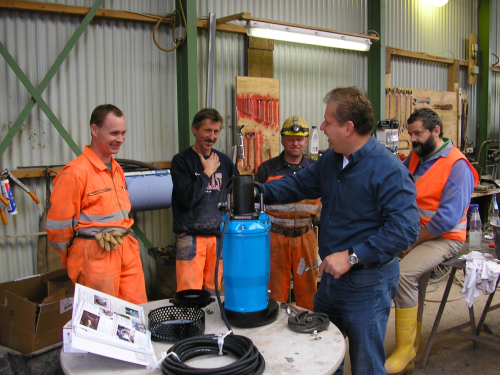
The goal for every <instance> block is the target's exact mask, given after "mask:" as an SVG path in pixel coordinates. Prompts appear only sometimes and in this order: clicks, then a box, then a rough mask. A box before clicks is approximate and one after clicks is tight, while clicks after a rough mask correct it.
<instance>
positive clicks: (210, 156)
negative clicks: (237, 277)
mask: <svg viewBox="0 0 500 375" xmlns="http://www.w3.org/2000/svg"><path fill="white" fill-rule="evenodd" d="M222 121H223V119H222V116H221V115H220V113H219V112H218V111H217V110H215V109H213V108H204V109H202V110H200V111H199V112H198V113H197V114H196V115H195V116H194V118H193V123H192V126H191V130H192V132H193V134H194V135H195V138H196V140H195V143H194V145H193V146H191V147H189V148H187V149H186V150H184V151H182V152H180V153H178V154H177V155H175V156H174V157H173V159H172V165H171V169H170V173H171V174H172V182H173V185H174V189H173V192H172V214H173V218H174V233H175V235H176V243H177V244H176V245H177V246H176V247H177V258H176V265H175V267H176V274H177V291H182V290H187V289H197V290H201V289H205V290H208V291H209V292H211V293H212V294H213V293H215V283H214V277H215V275H214V273H215V264H216V250H217V245H218V243H219V241H220V223H221V219H222V212H220V211H219V210H218V208H217V203H218V202H219V199H220V192H221V190H222V188H223V187H224V185H225V184H226V182H227V181H228V180H229V179H230V178H231V177H232V176H233V175H235V174H239V172H238V169H237V168H236V166H235V165H234V164H233V162H232V161H231V159H230V158H229V157H228V156H227V155H225V154H223V153H222V152H219V151H217V150H214V149H213V148H212V147H213V145H214V144H215V142H217V138H218V137H219V133H220V131H221V129H222ZM221 263H222V262H221ZM220 266H221V265H220ZM221 278H222V267H220V268H219V285H218V287H219V290H220V280H221Z"/></svg>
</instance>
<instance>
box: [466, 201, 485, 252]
mask: <svg viewBox="0 0 500 375" xmlns="http://www.w3.org/2000/svg"><path fill="white" fill-rule="evenodd" d="M472 206H473V207H474V209H473V211H472V217H471V218H470V229H469V250H471V251H472V250H481V239H482V237H483V227H482V224H481V217H480V216H479V205H478V204H473V205H472Z"/></svg>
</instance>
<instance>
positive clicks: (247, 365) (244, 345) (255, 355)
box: [161, 334, 266, 375]
mask: <svg viewBox="0 0 500 375" xmlns="http://www.w3.org/2000/svg"><path fill="white" fill-rule="evenodd" d="M219 339H220V337H219V336H218V335H213V334H212V335H204V336H197V337H192V338H188V339H185V340H182V341H180V342H178V343H177V344H175V345H174V346H172V347H171V348H170V349H169V350H168V354H170V353H175V354H176V356H174V355H169V356H167V357H166V358H165V360H164V361H163V363H162V364H161V370H162V372H163V374H168V375H184V374H189V375H195V374H196V375H202V374H203V375H204V374H207V375H208V374H210V375H247V374H248V375H251V374H257V375H260V374H262V373H263V372H264V370H265V368H266V363H265V360H264V357H263V356H262V354H260V352H259V351H258V350H257V348H256V347H255V345H254V344H253V342H252V340H250V339H249V338H248V337H245V336H239V335H234V334H231V335H228V336H226V337H225V338H224V345H223V347H222V348H221V347H220V346H219ZM221 352H222V355H230V356H231V357H233V358H236V361H235V362H233V363H231V364H229V365H226V366H223V367H219V368H196V367H191V366H188V365H186V364H185V363H183V362H184V361H186V360H189V359H191V358H196V357H199V356H202V355H203V356H204V355H208V354H211V355H220V353H221Z"/></svg>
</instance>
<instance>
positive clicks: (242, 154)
mask: <svg viewBox="0 0 500 375" xmlns="http://www.w3.org/2000/svg"><path fill="white" fill-rule="evenodd" d="M244 126H245V125H241V126H238V125H236V128H237V131H238V142H237V146H236V147H237V148H238V157H239V159H240V160H241V165H242V166H243V167H244V166H245V144H244V136H243V133H242V132H241V129H243V127H244Z"/></svg>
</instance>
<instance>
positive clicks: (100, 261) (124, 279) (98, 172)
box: [46, 104, 147, 304]
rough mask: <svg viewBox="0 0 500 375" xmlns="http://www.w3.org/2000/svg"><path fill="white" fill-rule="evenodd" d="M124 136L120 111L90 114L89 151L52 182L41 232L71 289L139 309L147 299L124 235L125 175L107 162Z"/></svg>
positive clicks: (135, 250) (132, 244) (134, 250)
mask: <svg viewBox="0 0 500 375" xmlns="http://www.w3.org/2000/svg"><path fill="white" fill-rule="evenodd" d="M126 131H127V125H126V123H125V118H124V116H123V113H122V111H121V110H120V109H118V108H117V107H115V106H114V105H111V104H105V105H100V106H98V107H96V108H95V109H94V111H93V112H92V115H91V117H90V133H91V136H92V140H91V142H90V145H89V146H85V149H84V151H83V154H82V155H80V156H79V157H77V158H76V159H74V160H73V161H71V162H70V163H69V164H67V165H66V166H65V167H64V168H63V169H62V170H61V171H60V172H59V173H58V174H57V176H56V178H55V179H54V190H53V192H52V195H51V198H50V202H51V208H50V210H49V213H48V216H47V225H46V230H47V236H48V239H49V241H50V244H51V245H52V247H53V248H54V249H56V250H57V251H59V252H60V253H61V263H62V265H63V267H64V268H67V269H68V275H69V277H70V279H71V280H72V281H73V283H79V284H82V285H85V286H87V287H89V288H92V289H96V290H99V291H101V292H104V293H107V294H110V295H112V296H115V297H118V298H120V299H124V300H126V301H129V302H131V303H135V304H140V303H145V302H147V297H146V288H145V283H144V274H143V271H142V263H141V258H140V256H139V244H138V243H137V240H136V239H135V238H133V237H132V236H131V235H129V233H130V227H131V226H132V224H133V223H134V221H133V220H132V219H130V218H129V217H128V214H129V212H130V201H129V196H128V191H127V188H126V185H125V175H124V174H123V170H122V168H121V167H120V165H119V164H118V163H117V162H116V161H115V160H114V159H113V157H112V156H111V155H114V154H116V153H118V151H119V150H120V147H121V145H122V143H123V141H125V133H126Z"/></svg>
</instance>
